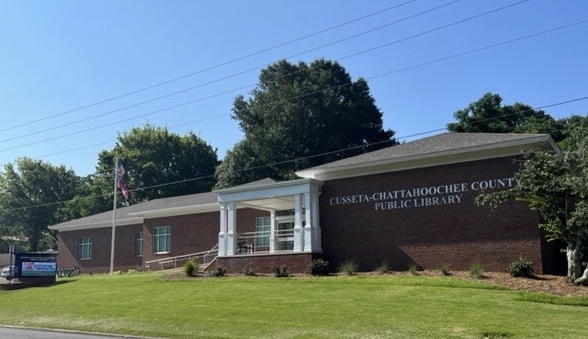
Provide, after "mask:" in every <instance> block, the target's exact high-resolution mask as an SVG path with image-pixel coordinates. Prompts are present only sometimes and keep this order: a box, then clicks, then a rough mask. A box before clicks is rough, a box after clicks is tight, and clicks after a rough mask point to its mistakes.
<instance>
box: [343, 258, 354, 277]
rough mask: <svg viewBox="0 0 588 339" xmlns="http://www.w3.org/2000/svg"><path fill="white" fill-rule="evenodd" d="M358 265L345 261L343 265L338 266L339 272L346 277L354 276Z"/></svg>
mask: <svg viewBox="0 0 588 339" xmlns="http://www.w3.org/2000/svg"><path fill="white" fill-rule="evenodd" d="M357 269H358V265H357V263H356V262H355V261H353V260H349V259H347V260H346V261H345V262H344V263H342V264H341V266H339V272H343V273H345V274H347V275H354V274H355V273H357Z"/></svg>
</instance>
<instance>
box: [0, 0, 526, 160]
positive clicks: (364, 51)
mask: <svg viewBox="0 0 588 339" xmlns="http://www.w3.org/2000/svg"><path fill="white" fill-rule="evenodd" d="M457 1H461V0H457ZM457 1H453V2H451V3H448V4H445V5H442V6H437V7H435V8H432V9H429V10H426V11H424V12H420V13H418V14H415V15H413V16H410V17H407V18H411V17H414V16H416V15H422V14H424V13H428V12H430V11H432V10H435V9H439V8H442V7H445V6H447V5H450V4H453V3H455V2H457ZM527 1H530V0H523V1H519V2H516V3H513V4H509V5H506V6H502V7H499V8H496V9H493V10H490V11H487V12H484V13H480V14H477V15H474V16H471V17H468V18H465V19H462V20H459V21H456V22H453V23H450V24H447V25H443V26H440V27H437V28H434V29H431V30H427V31H425V32H421V33H418V34H414V35H411V36H409V37H405V38H402V39H399V40H395V41H393V42H389V43H386V44H383V45H379V46H376V47H372V48H369V49H366V50H363V51H361V52H357V53H354V54H351V55H348V56H345V57H343V58H340V59H338V60H342V59H347V58H351V57H355V56H358V55H361V54H365V53H368V52H372V51H374V50H376V49H379V48H383V47H388V46H390V45H392V44H396V43H399V42H403V41H407V40H409V39H414V38H417V37H420V36H423V35H425V34H431V33H433V32H435V31H439V30H442V29H446V28H448V27H452V26H455V25H458V24H461V23H464V22H467V21H470V20H473V19H477V18H480V17H483V16H486V15H490V14H493V13H496V12H498V11H501V10H505V9H508V8H510V7H513V6H516V5H519V4H522V3H524V2H527ZM404 19H406V18H404ZM404 19H401V20H399V21H402V20H404ZM399 21H395V22H394V23H397V22H399ZM390 24H392V23H389V24H387V25H384V26H389V25H390ZM384 26H379V27H384ZM379 27H377V28H376V29H378V28H379ZM372 30H373V29H372ZM370 31H371V30H370ZM362 34H364V33H360V34H357V35H355V36H353V37H357V36H360V35H362ZM521 39H522V38H521ZM343 40H344V39H342V40H339V42H340V41H343ZM327 46H328V45H327ZM312 50H314V49H312ZM312 50H309V51H312ZM309 51H305V52H303V53H300V54H305V53H307V52H309ZM300 54H297V55H295V56H298V55H300ZM291 57H293V56H291ZM291 57H289V58H291ZM448 58H452V57H448ZM434 62H435V61H432V62H431V63H434ZM261 67H263V66H261ZM415 67H418V66H412V68H415ZM255 69H258V67H256V68H252V69H250V70H247V71H243V72H241V73H238V75H240V74H243V73H245V72H249V71H251V70H255ZM298 72H300V71H298ZM295 73H297V72H293V73H289V74H286V75H282V76H280V77H276V78H275V79H279V78H282V77H287V76H290V75H293V74H295ZM229 77H231V76H228V77H225V78H222V79H226V78H229ZM222 79H221V80H222ZM217 81H220V80H218V79H217V80H214V81H212V82H208V83H206V84H202V85H198V86H195V87H191V88H188V89H184V90H181V91H178V92H174V93H171V94H168V95H164V96H160V97H157V98H154V99H150V100H147V101H144V102H140V103H137V104H133V105H130V106H126V107H123V108H119V109H116V110H113V111H109V112H106V113H103V114H100V115H97V116H93V117H90V118H85V119H81V120H78V121H75V122H71V123H68V124H65V125H61V126H57V127H52V128H48V129H45V130H42V131H38V132H33V133H29V134H27V135H22V136H18V137H14V138H10V139H5V140H1V141H0V143H2V142H6V141H9V140H15V139H21V138H24V137H29V136H31V135H34V134H39V133H41V132H46V131H49V130H54V129H58V128H62V127H65V126H70V125H73V124H76V123H80V122H84V121H87V120H90V119H95V118H97V117H102V116H105V115H108V114H113V113H117V112H120V111H123V110H126V109H129V108H134V107H137V106H141V105H143V104H146V103H149V102H153V101H156V100H160V99H162V98H167V97H170V96H173V95H176V94H179V93H184V92H186V91H189V90H192V89H195V88H198V87H202V86H205V85H208V84H211V83H214V82H217ZM254 86H256V84H249V85H245V86H241V87H239V88H234V89H231V90H228V91H224V92H221V93H217V94H213V95H210V96H206V97H203V98H198V99H195V100H191V101H188V102H184V103H181V104H177V105H173V106H169V107H166V108H162V109H159V110H156V111H151V112H148V113H145V114H141V115H136V116H133V117H129V118H126V119H124V120H119V121H117V122H113V123H109V124H104V125H100V126H96V127H91V128H88V129H84V130H80V131H76V132H71V133H68V134H63V135H60V136H58V137H52V138H48V139H43V140H40V141H35V142H31V143H28V144H24V145H19V146H14V147H11V148H5V149H0V152H4V151H9V150H13V149H17V148H22V147H26V146H31V145H35V144H38V143H41V142H46V141H51V140H55V139H61V138H64V137H68V136H72V135H76V134H80V133H84V132H88V131H92V130H95V129H99V128H103V127H108V126H112V125H116V124H119V123H121V122H126V121H130V120H135V119H138V118H143V117H147V116H150V115H153V114H156V113H161V112H164V111H168V110H171V109H175V108H179V107H183V106H186V105H190V104H193V103H196V102H200V101H204V100H207V99H211V98H214V97H219V96H222V95H225V94H229V93H232V92H237V91H239V90H243V89H247V88H251V87H254ZM336 87H341V86H336ZM336 87H333V88H336ZM333 88H328V89H333ZM328 89H323V90H319V91H316V92H313V93H307V94H306V95H302V96H298V97H294V98H289V99H298V98H302V97H305V96H308V95H312V94H315V93H319V92H322V91H325V90H328ZM284 100H288V99H284ZM227 115H228V114H227Z"/></svg>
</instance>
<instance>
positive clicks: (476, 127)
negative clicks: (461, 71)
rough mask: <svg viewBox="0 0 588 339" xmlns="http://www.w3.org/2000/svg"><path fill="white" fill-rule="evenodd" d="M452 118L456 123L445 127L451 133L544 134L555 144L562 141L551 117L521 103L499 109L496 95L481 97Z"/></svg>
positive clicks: (558, 127)
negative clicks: (551, 138)
mask: <svg viewBox="0 0 588 339" xmlns="http://www.w3.org/2000/svg"><path fill="white" fill-rule="evenodd" d="M453 117H454V118H455V119H456V120H457V122H452V123H449V124H447V129H448V130H449V131H450V132H468V133H479V132H485V133H545V134H550V135H551V136H552V137H553V139H554V140H555V141H556V142H557V141H560V140H561V139H562V136H561V128H562V127H561V126H560V125H559V124H558V123H557V121H556V120H554V119H553V118H552V117H551V116H549V115H548V114H546V113H545V112H543V111H541V110H535V109H533V108H532V107H531V106H528V105H525V104H522V103H515V104H514V105H502V98H501V97H500V95H498V94H492V93H486V94H484V95H483V96H482V98H480V99H479V100H478V101H476V102H473V103H471V104H469V105H468V106H467V107H466V108H464V109H461V110H458V111H456V112H455V113H453Z"/></svg>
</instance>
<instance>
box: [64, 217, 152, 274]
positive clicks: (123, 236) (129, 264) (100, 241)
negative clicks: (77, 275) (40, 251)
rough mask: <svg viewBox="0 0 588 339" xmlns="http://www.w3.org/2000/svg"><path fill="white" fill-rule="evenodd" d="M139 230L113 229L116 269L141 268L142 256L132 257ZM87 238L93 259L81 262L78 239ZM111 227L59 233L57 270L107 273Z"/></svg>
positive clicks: (135, 226) (128, 227)
mask: <svg viewBox="0 0 588 339" xmlns="http://www.w3.org/2000/svg"><path fill="white" fill-rule="evenodd" d="M141 231H142V225H140V224H137V225H130V226H118V227H116V242H115V249H114V251H115V259H114V267H115V270H128V269H133V268H135V267H141V266H142V259H141V257H137V256H135V233H136V232H141ZM80 237H90V238H91V240H92V259H88V260H80V259H78V258H79V254H78V243H79V242H78V239H79V238H80ZM111 239H112V228H110V227H103V228H94V229H88V230H78V231H68V232H59V240H58V245H57V246H58V250H59V255H58V256H57V266H58V268H62V267H69V266H77V267H80V268H81V270H82V273H105V272H110V251H111V246H110V245H111Z"/></svg>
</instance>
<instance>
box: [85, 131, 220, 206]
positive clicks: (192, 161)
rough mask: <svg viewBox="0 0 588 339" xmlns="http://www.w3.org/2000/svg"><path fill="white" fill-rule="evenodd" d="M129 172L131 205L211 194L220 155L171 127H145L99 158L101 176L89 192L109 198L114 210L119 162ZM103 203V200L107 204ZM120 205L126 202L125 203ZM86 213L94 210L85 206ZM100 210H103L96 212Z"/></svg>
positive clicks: (89, 182)
mask: <svg viewBox="0 0 588 339" xmlns="http://www.w3.org/2000/svg"><path fill="white" fill-rule="evenodd" d="M116 157H118V158H119V159H121V161H122V163H123V164H124V167H125V169H126V174H125V178H124V179H125V181H126V184H127V186H129V188H130V189H131V190H132V193H131V198H130V200H131V201H130V202H131V203H134V202H140V201H145V200H152V199H157V198H164V197H170V196H178V195H185V194H193V193H200V192H208V191H210V190H211V189H212V187H213V186H214V170H215V168H216V166H217V165H218V164H219V161H218V158H217V154H216V149H214V148H212V146H210V145H209V144H208V143H206V142H205V141H204V140H202V139H201V138H200V137H198V136H196V135H195V134H194V133H192V132H189V133H187V134H185V135H183V136H180V135H178V134H175V133H172V132H170V131H168V129H167V128H166V127H156V126H153V125H150V124H146V125H144V126H142V127H134V128H132V129H131V130H129V131H128V132H125V133H122V134H120V135H119V136H118V138H117V142H116V145H115V146H114V148H113V149H112V150H109V151H102V152H101V153H100V154H99V155H98V166H97V169H96V173H95V174H94V175H93V176H92V177H91V178H88V179H87V182H86V184H87V186H86V189H87V190H88V192H89V193H90V194H91V195H92V196H93V197H97V196H99V197H108V199H107V200H108V201H110V205H108V202H106V203H103V204H101V203H98V205H105V206H103V207H102V208H104V209H108V208H112V205H111V204H112V200H111V199H112V193H110V195H109V194H108V192H112V189H113V182H114V159H115V158H116ZM102 199H103V198H102ZM119 201H121V203H122V202H123V201H124V200H123V199H122V197H121V199H119ZM83 206H85V208H86V209H87V210H90V209H93V208H92V207H91V206H88V204H83ZM96 207H99V206H96Z"/></svg>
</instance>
